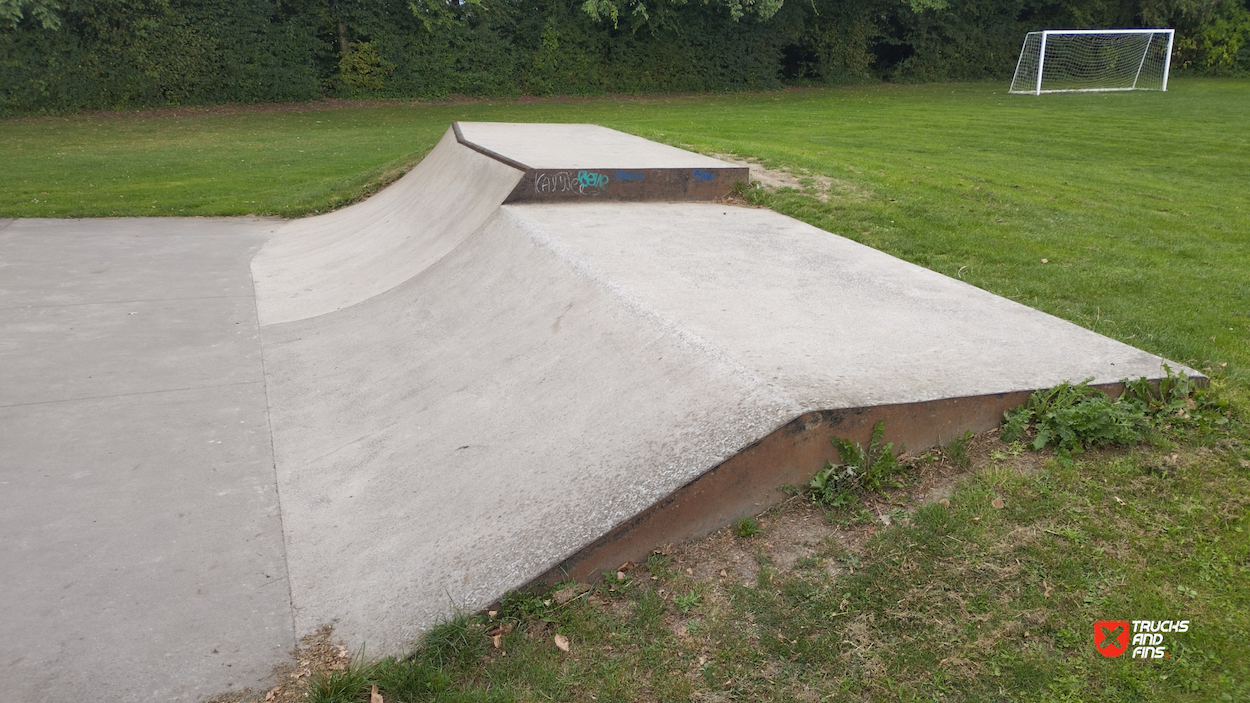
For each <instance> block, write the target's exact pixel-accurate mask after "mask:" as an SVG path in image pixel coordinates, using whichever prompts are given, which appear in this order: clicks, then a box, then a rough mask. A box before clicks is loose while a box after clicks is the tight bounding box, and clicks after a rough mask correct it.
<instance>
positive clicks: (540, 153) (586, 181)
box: [452, 122, 750, 203]
mask: <svg viewBox="0 0 1250 703" xmlns="http://www.w3.org/2000/svg"><path fill="white" fill-rule="evenodd" d="M452 129H453V130H455V133H456V139H457V140H458V141H459V142H460V143H461V144H463V145H464V146H467V147H469V148H470V149H473V150H474V151H477V152H479V153H481V154H485V155H486V156H489V157H491V158H493V159H497V160H498V161H500V162H501V163H504V164H507V165H509V166H511V167H513V168H516V169H519V170H521V171H523V172H524V175H523V176H522V177H521V181H520V182H519V183H517V185H516V187H515V188H513V189H512V192H511V193H509V194H508V197H507V198H506V199H505V200H504V202H505V203H527V202H579V201H587V200H599V201H624V202H682V201H708V200H720V199H721V198H724V197H725V196H726V195H728V194H729V193H731V192H732V191H733V189H734V188H735V187H736V186H737V185H738V184H739V183H747V182H749V181H750V172H749V170H748V169H746V168H743V167H741V166H735V165H734V164H731V163H728V162H725V161H721V160H719V159H714V158H712V157H709V156H703V155H701V154H694V153H691V152H688V151H683V150H681V149H677V148H675V147H671V146H667V145H664V144H657V143H655V142H652V141H649V140H646V139H643V138H641V137H635V136H633V135H629V134H625V133H623V132H617V131H616V130H612V129H607V128H606V127H600V126H598V125H591V124H507V123H499V122H456V123H453V124H452Z"/></svg>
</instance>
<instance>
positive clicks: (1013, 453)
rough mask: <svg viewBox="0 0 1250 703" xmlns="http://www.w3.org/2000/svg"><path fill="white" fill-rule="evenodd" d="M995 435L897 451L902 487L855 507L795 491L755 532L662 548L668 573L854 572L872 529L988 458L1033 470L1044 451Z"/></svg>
mask: <svg viewBox="0 0 1250 703" xmlns="http://www.w3.org/2000/svg"><path fill="white" fill-rule="evenodd" d="M998 434H999V431H998V430H997V429H994V430H990V431H989V432H985V433H983V434H980V435H976V436H973V437H970V438H968V439H967V440H966V441H965V442H964V443H963V444H964V451H963V452H962V453H959V452H949V451H945V450H943V449H941V448H934V449H930V450H928V451H925V452H921V453H919V454H918V455H911V454H909V453H904V454H903V455H902V456H900V460H901V461H902V462H903V463H905V464H907V465H908V470H907V474H906V475H907V480H906V482H905V483H906V485H905V486H904V487H903V488H901V489H891V490H887V491H885V492H883V493H867V494H862V495H861V496H860V502H859V503H858V504H857V506H856V508H855V510H843V511H838V512H833V513H830V512H829V511H827V510H826V509H825V508H823V507H821V506H818V505H816V504H814V503H813V502H812V501H810V500H808V499H806V498H804V497H801V496H795V497H793V498H790V499H789V500H786V501H785V502H783V503H781V504H780V505H777V506H775V507H773V508H771V509H769V510H768V511H766V512H765V513H763V514H762V515H760V516H758V517H757V520H758V522H759V525H760V528H761V529H762V530H763V532H762V533H761V534H759V535H755V536H752V537H739V536H737V535H736V534H735V533H734V531H733V528H732V527H725V528H722V529H720V530H717V531H716V532H713V533H712V534H710V535H707V536H706V537H702V538H699V539H696V540H692V541H690V542H687V543H685V544H680V545H672V546H669V547H666V548H665V549H663V550H661V551H663V552H664V553H666V554H668V555H669V556H670V557H671V558H672V563H671V565H670V567H669V568H670V569H672V570H673V571H675V572H678V573H679V574H685V575H686V576H687V577H688V578H689V579H690V580H692V581H697V582H703V583H710V584H713V585H715V586H717V587H719V586H727V585H729V584H739V585H742V586H747V587H755V586H756V585H757V583H758V580H759V574H760V569H761V567H762V566H768V567H769V568H772V569H776V570H778V571H780V572H793V571H802V570H812V569H824V570H825V571H826V572H827V573H829V575H830V576H837V575H839V574H841V573H843V572H844V571H853V569H854V568H855V566H853V564H854V563H855V561H856V560H855V559H854V557H855V556H857V555H859V554H862V553H863V551H864V543H865V542H866V541H867V540H868V538H869V537H871V536H872V535H874V534H876V532H877V530H879V529H881V528H883V527H888V526H889V525H891V524H892V523H893V522H894V521H895V520H908V519H909V516H910V515H912V514H914V513H915V511H916V510H917V509H919V508H920V507H921V506H924V505H927V504H930V503H941V502H942V501H943V500H947V501H949V498H950V496H951V495H952V493H953V492H954V489H955V485H956V484H957V483H958V482H959V481H960V480H961V479H962V478H964V477H966V476H968V475H970V474H972V473H973V472H974V471H976V470H978V469H981V468H984V467H986V466H989V465H991V464H994V463H999V464H1001V465H1004V466H1010V467H1011V468H1012V469H1013V470H1015V471H1020V472H1021V473H1034V472H1036V471H1039V470H1040V469H1041V468H1042V467H1043V466H1044V465H1045V462H1046V460H1047V458H1048V457H1049V456H1050V452H1030V451H1027V450H1022V449H1021V448H1020V447H1019V446H1018V445H1017V446H1009V445H1008V444H1006V443H1004V442H1003V441H1002V440H1001V439H999V436H998ZM952 453H954V454H955V455H956V456H952ZM856 511H858V513H857V512H856ZM848 556H849V557H851V558H847V557H848Z"/></svg>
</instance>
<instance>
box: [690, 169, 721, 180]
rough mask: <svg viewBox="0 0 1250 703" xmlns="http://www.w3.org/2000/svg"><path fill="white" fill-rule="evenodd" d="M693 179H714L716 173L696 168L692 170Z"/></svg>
mask: <svg viewBox="0 0 1250 703" xmlns="http://www.w3.org/2000/svg"><path fill="white" fill-rule="evenodd" d="M694 179H695V180H696V181H714V180H716V174H715V173H712V172H711V171H704V170H703V169H701V168H696V169H695V170H694Z"/></svg>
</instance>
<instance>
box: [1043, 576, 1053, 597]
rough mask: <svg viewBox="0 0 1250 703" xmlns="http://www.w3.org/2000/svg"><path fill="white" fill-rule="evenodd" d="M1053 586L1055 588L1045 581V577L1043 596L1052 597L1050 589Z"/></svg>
mask: <svg viewBox="0 0 1250 703" xmlns="http://www.w3.org/2000/svg"><path fill="white" fill-rule="evenodd" d="M1053 588H1054V586H1048V585H1046V581H1045V579H1043V580H1042V596H1043V597H1045V598H1050V591H1051V589H1053Z"/></svg>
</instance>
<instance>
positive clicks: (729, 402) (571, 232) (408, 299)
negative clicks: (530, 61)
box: [254, 125, 1179, 653]
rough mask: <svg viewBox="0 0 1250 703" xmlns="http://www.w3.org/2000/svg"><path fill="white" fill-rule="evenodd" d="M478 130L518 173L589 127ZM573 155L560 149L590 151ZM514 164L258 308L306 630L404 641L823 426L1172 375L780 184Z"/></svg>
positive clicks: (295, 590)
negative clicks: (627, 178) (770, 193)
mask: <svg viewBox="0 0 1250 703" xmlns="http://www.w3.org/2000/svg"><path fill="white" fill-rule="evenodd" d="M460 127H461V129H462V132H463V135H464V136H463V137H462V138H465V139H466V140H467V139H468V137H469V135H470V134H471V133H472V131H473V126H472V125H460ZM490 129H491V130H493V134H494V136H493V137H492V139H493V141H492V142H491V146H490V148H489V149H486V148H484V147H482V145H481V144H477V143H475V146H477V147H480V148H478V149H475V151H476V152H477V153H478V154H482V155H485V154H484V151H490V152H493V153H495V154H496V155H497V156H498V158H499V159H504V160H507V161H509V163H511V164H513V166H511V168H514V170H515V171H517V172H518V173H520V172H522V171H523V170H525V169H528V170H526V171H525V172H526V173H529V172H535V171H538V170H539V169H537V168H534V167H532V166H531V164H528V163H526V162H525V161H523V160H522V159H525V158H532V156H531V155H530V154H531V152H532V153H536V154H541V153H547V147H546V146H544V145H543V144H542V143H538V144H535V143H534V142H535V141H541V140H542V139H546V140H548V141H549V142H551V144H549V145H547V146H550V150H551V152H552V153H557V152H559V149H557V148H556V146H557V144H558V145H560V146H561V148H566V149H567V148H568V146H569V145H570V144H575V143H576V142H575V141H574V140H573V139H572V136H576V133H577V130H575V129H569V130H568V131H567V132H564V131H562V130H561V129H560V126H558V125H548V126H546V130H545V131H543V132H542V133H541V134H537V135H536V133H535V132H533V131H527V130H530V129H532V128H529V127H518V128H517V130H516V133H515V136H516V137H517V139H516V142H517V143H518V144H525V145H526V146H525V149H526V150H528V151H525V150H520V149H518V150H517V152H516V153H513V154H509V153H508V152H507V150H506V146H507V141H508V140H507V138H506V137H507V133H508V127H507V126H492V127H491V128H490ZM629 139H634V138H629ZM482 141H487V140H486V139H485V138H482ZM626 141H628V140H626ZM448 144H449V142H448V141H447V140H445V141H444V142H443V144H440V147H439V148H440V149H442V148H443V147H444V145H448ZM501 150H503V151H502V152H501ZM437 154H439V152H438V150H436V152H435V153H433V154H432V155H431V158H434V157H435V156H436V155H437ZM575 156H576V150H571V151H569V153H568V157H569V158H570V161H569V165H568V166H567V167H563V168H565V170H567V171H574V172H575V171H577V170H590V169H583V168H581V167H582V166H584V165H585V162H581V161H575V160H574V158H573V157H575ZM696 156H697V155H696ZM698 158H704V157H698ZM501 163H502V161H501ZM544 165H547V166H552V167H553V169H552V170H559V169H560V168H562V167H560V166H559V165H558V164H544ZM605 165H606V164H605ZM661 165H663V164H661ZM696 168H702V167H701V166H696ZM419 169H420V167H419V168H418V170H419ZM488 169H489V167H483V170H484V171H485V170H488ZM594 172H596V173H597V172H600V171H594ZM602 172H607V170H606V169H604V170H603V171H602ZM691 172H692V173H693V169H691ZM414 173H416V172H415V171H414ZM718 177H723V176H718ZM644 180H645V173H644ZM520 182H522V181H520V180H519V181H517V183H520ZM505 185H506V183H505V182H504V179H502V178H501V179H500V183H499V184H498V187H497V188H496V187H495V184H494V182H493V181H492V186H491V188H492V189H491V190H489V197H490V198H492V199H496V200H495V203H496V204H495V205H494V206H493V207H492V206H488V205H484V204H482V203H478V204H472V205H466V204H458V205H446V207H447V208H448V209H454V208H462V210H461V211H464V212H469V211H472V212H474V213H479V212H482V211H484V210H485V209H487V208H488V207H489V209H490V213H489V215H488V216H487V217H484V218H483V221H482V224H481V226H478V227H475V228H474V229H473V231H471V232H468V233H465V234H463V235H461V234H457V235H456V236H455V237H449V238H446V239H439V238H437V237H435V239H436V240H437V246H438V247H439V250H438V255H437V256H435V255H434V254H431V253H429V252H425V251H419V249H420V247H418V246H416V245H415V244H414V245H413V248H412V251H413V252H414V253H413V255H414V256H415V257H416V258H415V259H414V261H412V262H409V261H407V260H404V258H403V256H401V255H399V254H397V253H396V252H398V251H403V250H405V249H404V248H405V247H407V246H408V244H406V243H405V244H402V245H399V246H397V248H396V249H395V251H393V252H392V253H391V254H389V255H387V256H386V257H383V256H381V255H378V254H376V253H373V252H356V251H355V250H354V249H353V247H352V246H351V245H350V244H349V242H357V243H359V246H362V247H368V246H373V242H376V241H385V242H390V243H395V242H400V241H405V242H406V241H407V240H401V239H399V238H396V239H385V238H383V239H382V240H378V239H375V238H374V237H373V235H372V233H369V232H342V233H340V235H339V236H340V237H341V238H340V239H333V236H331V235H324V236H326V237H327V241H328V240H333V242H334V243H332V244H327V245H326V246H333V247H338V248H341V249H342V251H343V256H344V257H346V258H349V259H351V260H354V261H376V262H383V263H379V264H378V265H379V266H382V267H383V268H384V269H385V270H386V271H388V272H390V271H401V270H402V271H405V272H407V273H408V278H406V279H404V280H402V281H398V282H395V283H390V284H387V285H381V284H375V283H373V282H372V281H362V282H361V283H362V285H363V287H361V288H355V287H353V284H354V283H355V281H354V280H353V276H354V275H356V273H355V272H368V270H369V269H368V267H367V266H362V267H358V268H357V269H355V272H353V270H352V269H348V268H337V269H335V268H327V267H326V266H322V265H320V262H322V261H323V259H322V258H320V257H319V256H314V255H311V254H310V255H307V258H306V259H305V261H307V262H309V263H310V264H311V266H310V268H311V269H312V275H309V276H307V277H304V276H301V275H300V272H299V270H298V267H299V264H298V263H297V262H298V261H299V260H300V259H299V257H298V256H293V257H292V258H291V259H289V260H288V263H287V265H288V266H289V267H290V270H289V271H288V272H287V278H285V279H282V280H286V281H288V282H291V285H292V286H294V287H298V286H299V285H303V286H304V288H307V287H308V286H307V285H306V284H304V283H299V284H296V283H294V282H296V281H311V282H316V281H317V280H319V279H318V276H319V275H322V274H323V273H324V272H326V271H331V272H332V273H331V275H329V276H328V277H327V278H326V279H325V280H327V281H329V282H330V283H329V285H331V286H336V287H341V288H342V289H343V290H353V291H357V292H355V293H353V295H351V296H347V295H342V296H339V297H337V298H335V300H336V301H337V302H335V303H334V304H331V305H325V306H324V308H325V309H323V310H322V311H321V314H310V313H312V312H313V308H312V307H310V308H308V309H305V310H301V311H299V312H298V314H295V313H286V314H276V313H275V314H273V315H271V316H268V317H265V316H262V321H263V323H264V324H262V327H261V339H262V346H263V350H264V360H265V367H266V374H267V381H268V393H269V409H270V422H271V425H272V433H273V447H274V457H275V464H276V467H277V478H278V484H279V492H280V496H281V501H282V514H283V528H284V532H285V536H286V545H287V557H288V569H289V573H290V583H291V597H292V605H293V608H294V612H295V623H296V631H297V633H300V634H303V633H306V632H309V631H311V630H312V629H314V628H315V627H317V626H318V625H320V624H322V623H326V622H335V623H337V634H338V635H339V636H342V637H344V638H345V639H346V640H347V641H348V642H350V643H351V644H352V646H356V645H359V644H360V643H367V644H368V647H369V651H371V652H373V653H387V652H398V651H402V650H403V649H404V648H405V647H406V646H408V645H409V644H410V643H411V642H412V641H413V640H414V639H415V638H416V637H417V636H418V635H419V633H420V632H421V631H422V630H424V629H426V628H427V627H429V626H430V625H431V624H433V623H434V622H436V621H437V620H438V619H440V618H442V617H445V616H446V615H448V614H449V613H450V612H452V610H453V609H454V608H464V609H469V610H473V609H477V608H481V607H483V606H486V605H488V604H490V603H491V602H493V601H494V600H496V599H498V598H499V597H500V596H502V595H503V594H504V593H505V592H506V591H508V590H509V589H512V588H516V587H518V586H521V585H523V584H525V583H527V582H530V581H531V580H534V579H536V578H542V577H544V575H547V576H551V575H552V574H556V573H560V569H561V568H564V569H567V570H569V571H570V572H571V573H573V575H575V576H578V577H582V578H585V577H588V576H592V575H594V574H595V573H596V572H597V571H598V570H601V569H604V568H611V567H614V566H615V565H616V564H619V563H620V561H622V560H624V559H625V558H630V559H637V558H639V557H644V556H645V555H646V553H647V552H648V551H649V549H650V548H651V547H653V546H655V545H657V544H662V543H665V542H668V541H675V540H678V539H683V538H686V537H691V536H695V535H697V534H701V533H703V532H706V531H708V530H710V529H714V528H715V527H719V526H721V525H723V524H726V523H727V522H728V521H730V520H732V519H735V518H737V517H741V516H743V515H747V514H752V513H755V512H759V511H760V510H762V509H763V507H764V506H766V505H768V504H769V503H770V502H771V501H774V500H776V499H777V498H779V497H780V494H779V493H777V491H776V489H777V488H778V487H779V486H780V485H782V484H784V483H787V482H789V483H797V482H799V481H802V480H806V478H807V477H810V476H811V475H812V474H813V473H815V472H816V471H817V470H818V469H819V468H820V467H821V465H822V463H823V462H824V461H825V460H827V459H831V458H834V457H833V455H832V446H831V444H830V443H829V438H830V437H831V436H832V435H834V434H837V435H838V436H850V437H852V438H855V439H858V440H859V441H864V440H865V439H866V433H867V431H868V429H869V428H870V427H871V425H872V423H873V422H875V421H876V420H877V419H885V420H886V422H887V439H893V440H897V441H902V442H906V443H907V444H908V445H909V446H910V447H911V448H913V449H917V448H921V447H925V446H931V445H933V444H934V443H936V442H939V441H942V440H945V439H949V438H950V437H952V436H955V435H957V434H960V433H962V432H964V431H965V430H969V429H971V430H981V429H987V428H989V427H991V426H993V425H994V424H995V422H996V421H997V419H998V418H999V417H1000V416H1001V413H1002V411H1003V410H1004V409H1005V408H1007V407H1010V406H1011V405H1014V404H1016V403H1018V402H1021V401H1022V400H1023V399H1024V398H1025V397H1026V395H1027V393H1028V392H1029V391H1031V390H1034V389H1038V388H1045V387H1049V386H1051V385H1054V384H1056V383H1059V382H1061V381H1081V380H1083V379H1086V378H1090V377H1092V378H1093V379H1094V381H1095V383H1099V384H1114V383H1115V382H1117V381H1119V380H1121V379H1123V378H1126V377H1132V378H1136V377H1139V376H1147V377H1151V378H1157V377H1159V376H1161V375H1162V368H1161V367H1162V364H1163V360H1162V359H1160V358H1159V357H1156V356H1153V355H1150V354H1147V353H1145V352H1142V351H1140V350H1137V349H1134V348H1132V347H1129V346H1127V345H1124V344H1121V343H1119V342H1116V341H1113V340H1110V339H1108V338H1105V337H1102V336H1100V335H1097V334H1095V333H1093V332H1090V331H1088V330H1085V329H1083V328H1080V327H1077V326H1075V325H1072V324H1070V323H1067V322H1064V321H1062V320H1059V319H1057V318H1054V317H1051V316H1049V315H1046V314H1043V313H1040V312H1037V311H1035V310H1032V309H1030V308H1027V307H1025V306H1022V305H1019V304H1016V303H1013V302H1011V301H1008V300H1006V299H1003V298H1000V297H997V296H994V295H992V294H990V293H987V292H985V291H982V290H979V289H977V288H974V287H972V286H969V285H967V284H964V283H962V282H959V281H956V280H953V279H950V278H947V277H945V276H942V275H940V274H937V273H934V272H932V271H928V270H926V269H923V268H920V267H918V266H914V265H912V264H908V263H906V262H903V261H900V260H898V259H895V258H893V257H890V256H888V255H886V254H883V253H881V252H878V251H875V250H873V249H870V248H868V247H865V246H862V245H859V244H856V243H854V242H851V241H849V240H846V239H843V238H841V237H838V236H835V235H832V234H829V233H828V232H825V231H822V230H819V229H816V228H814V227H811V226H808V225H806V224H803V223H801V222H798V221H796V220H792V219H790V218H787V217H784V216H781V215H778V214H776V213H773V212H770V211H766V210H758V209H752V208H744V207H735V206H731V205H725V204H719V203H707V202H705V203H666V202H607V201H604V200H602V199H596V196H597V195H598V194H595V193H589V194H588V193H583V195H586V196H587V197H585V198H583V200H582V201H580V202H576V203H570V202H555V203H545V204H544V203H529V204H508V205H500V204H499V203H500V202H502V201H503V200H504V199H505V197H504V196H501V195H500V194H499V193H500V191H501V190H503V189H504V186H505ZM459 192H468V190H465V191H459ZM688 192H689V191H688V190H687V191H680V192H678V193H677V195H676V196H675V199H683V198H684V197H685V196H686V195H687V194H688ZM600 194H601V193H600ZM473 197H477V196H473ZM482 197H483V198H485V197H486V196H482ZM367 204H368V203H366V205H367ZM361 207H362V208H363V206H361ZM479 207H480V208H481V209H480V210H479ZM409 214H410V216H411V217H413V218H420V217H421V212H420V211H419V210H416V209H414V210H412V211H410V213H409ZM342 217H344V218H345V219H344V221H347V219H346V218H347V215H343V216H342ZM366 221H370V222H380V221H382V220H378V219H368V218H366ZM410 224H411V226H413V227H417V226H423V227H424V226H426V225H425V224H423V223H421V222H418V221H416V220H414V222H413V223H410ZM388 226H389V225H388ZM434 229H435V228H428V229H427V230H426V231H428V232H433V231H434ZM292 231H293V230H292ZM326 231H328V230H326ZM348 235H350V239H347V236H348ZM284 236H286V235H285V234H283V235H280V239H281V238H282V237H284ZM453 240H455V241H454V243H452V242H453ZM279 247H283V248H285V249H286V250H287V251H315V248H312V249H301V247H300V245H299V243H298V242H296V241H294V240H292V241H277V240H275V242H271V248H267V249H266V251H265V252H262V255H261V256H258V257H257V259H256V261H255V262H254V268H255V269H256V270H257V272H258V273H257V276H258V278H259V276H260V275H261V274H262V273H263V272H264V271H266V270H267V269H266V267H268V266H269V265H270V264H271V262H273V261H275V260H276V259H275V258H274V257H273V256H272V252H275V251H278V250H279ZM393 275H394V276H395V277H396V278H398V277H399V275H400V274H399V273H394V274H393ZM271 280H273V281H277V280H279V278H278V277H275V278H273V279H271ZM388 280H389V279H388ZM363 290H369V291H374V292H373V294H372V295H367V296H366V295H364V294H363V293H361V292H359V291H363ZM295 293H298V294H299V295H295V296H294V297H300V295H304V294H305V293H307V294H309V295H306V296H304V297H306V298H307V299H310V300H311V299H313V298H314V297H315V295H316V294H317V293H318V291H317V290H316V289H315V288H314V289H313V290H312V291H307V290H303V289H301V290H297V291H295ZM257 295H258V299H259V298H261V297H262V296H273V297H275V298H277V299H282V298H283V297H284V296H292V295H294V294H293V293H292V291H291V290H288V289H284V288H283V287H282V286H279V285H277V284H276V283H275V284H273V285H268V286H266V287H264V288H262V287H260V286H258V291H257ZM325 299H326V300H329V299H330V297H329V296H327V297H326V298H325ZM348 301H352V302H351V303H350V304H348ZM270 302H272V301H269V302H267V301H264V300H258V305H259V307H260V308H261V309H262V310H264V309H266V307H265V306H266V305H269V304H270ZM274 305H275V307H273V308H270V309H273V310H277V309H278V307H277V305H278V304H276V303H275V304H274ZM1173 368H1179V367H1178V366H1177V365H1173Z"/></svg>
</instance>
